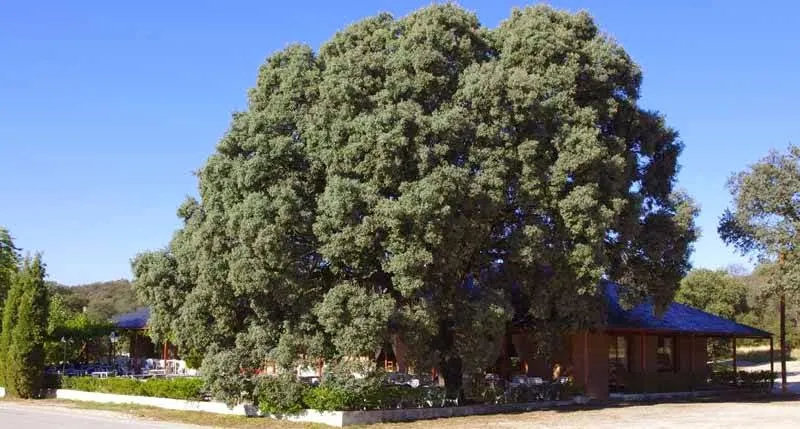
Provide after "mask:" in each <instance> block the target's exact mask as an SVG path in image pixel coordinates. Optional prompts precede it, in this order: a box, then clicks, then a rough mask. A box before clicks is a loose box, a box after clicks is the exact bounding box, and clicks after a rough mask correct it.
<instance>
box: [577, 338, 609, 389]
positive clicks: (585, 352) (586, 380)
mask: <svg viewBox="0 0 800 429" xmlns="http://www.w3.org/2000/svg"><path fill="white" fill-rule="evenodd" d="M606 353H608V352H606ZM583 386H584V389H589V331H588V330H587V331H584V332H583Z"/></svg>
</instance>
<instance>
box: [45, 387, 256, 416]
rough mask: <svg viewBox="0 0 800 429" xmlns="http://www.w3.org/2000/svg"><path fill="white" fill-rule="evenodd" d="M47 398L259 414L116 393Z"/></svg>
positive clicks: (64, 392) (59, 392) (61, 392)
mask: <svg viewBox="0 0 800 429" xmlns="http://www.w3.org/2000/svg"><path fill="white" fill-rule="evenodd" d="M47 397H48V398H55V399H66V400H70V401H85V402H99V403H104V404H135V405H145V406H148V407H157V408H165V409H168V410H179V411H203V412H206V413H214V414H232V415H241V416H255V415H257V414H258V412H257V410H256V409H255V407H253V406H248V405H237V406H235V407H233V408H228V406H227V405H225V404H224V403H222V402H214V401H190V400H186V399H169V398H155V397H152V396H133V395H117V394H114V393H97V392H84V391H81V390H70V389H55V390H50V391H49V392H48V395H47Z"/></svg>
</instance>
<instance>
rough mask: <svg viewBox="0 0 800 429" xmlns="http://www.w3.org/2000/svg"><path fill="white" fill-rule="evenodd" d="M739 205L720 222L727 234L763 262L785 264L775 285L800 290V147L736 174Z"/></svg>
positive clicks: (734, 181) (773, 154)
mask: <svg viewBox="0 0 800 429" xmlns="http://www.w3.org/2000/svg"><path fill="white" fill-rule="evenodd" d="M728 188H729V189H730V192H731V195H732V196H733V199H734V208H733V210H726V212H725V214H724V215H723V216H722V219H721V220H720V225H719V233H720V236H721V237H722V239H723V240H724V241H725V242H726V243H728V244H731V245H733V246H735V247H736V248H737V249H738V250H740V251H741V252H742V253H745V254H752V255H755V256H756V257H757V258H758V259H759V260H760V261H762V262H776V261H778V259H779V258H782V262H784V263H781V264H778V265H776V266H775V268H776V269H775V270H774V271H773V274H774V275H773V276H772V278H773V285H774V288H773V289H780V290H788V291H796V292H797V291H800V233H799V232H798V231H800V147H797V146H790V147H789V149H788V150H787V151H786V152H785V153H781V152H778V151H775V150H773V151H770V153H769V154H768V155H767V156H766V157H765V158H763V159H761V160H759V161H758V162H757V163H755V164H753V165H751V166H750V167H749V168H748V169H746V170H745V171H742V172H739V173H737V174H735V175H734V176H732V177H731V178H730V180H729V181H728Z"/></svg>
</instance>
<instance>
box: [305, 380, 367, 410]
mask: <svg viewBox="0 0 800 429" xmlns="http://www.w3.org/2000/svg"><path fill="white" fill-rule="evenodd" d="M353 396H354V395H351V394H350V393H349V392H348V391H347V390H345V389H344V388H341V387H337V386H319V387H315V388H311V389H308V391H307V392H306V393H305V394H304V395H303V404H304V405H306V406H307V407H308V408H310V409H312V410H319V411H341V410H346V409H348V408H349V407H350V404H352V403H353V402H355V401H354V400H353V398H352V397H353Z"/></svg>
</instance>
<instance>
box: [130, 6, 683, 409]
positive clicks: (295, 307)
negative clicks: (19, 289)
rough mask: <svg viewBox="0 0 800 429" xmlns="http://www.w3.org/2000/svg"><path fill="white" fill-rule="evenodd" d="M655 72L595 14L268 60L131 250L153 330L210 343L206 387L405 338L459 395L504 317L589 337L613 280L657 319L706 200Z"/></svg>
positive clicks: (352, 31)
mask: <svg viewBox="0 0 800 429" xmlns="http://www.w3.org/2000/svg"><path fill="white" fill-rule="evenodd" d="M640 83H641V73H640V70H639V68H638V67H637V66H636V64H635V63H634V62H633V61H632V60H631V58H630V57H629V56H628V55H627V54H626V53H625V51H624V50H623V49H622V47H620V46H619V45H618V44H616V43H615V42H614V41H612V40H610V39H609V38H608V37H606V36H605V35H603V34H602V33H601V32H600V30H599V29H598V28H597V26H596V25H595V23H594V22H593V21H592V19H591V17H590V16H589V15H587V14H586V13H579V14H569V13H565V12H559V11H556V10H553V9H551V8H549V7H530V8H526V9H522V10H515V11H514V12H513V13H512V15H511V16H510V17H509V18H508V19H507V20H506V21H504V22H503V23H502V24H501V25H500V26H499V27H498V28H495V29H488V28H485V27H482V26H481V25H480V23H479V22H478V19H477V18H476V17H475V16H474V15H472V14H471V13H469V12H467V11H465V10H463V9H461V8H459V7H457V6H454V5H446V6H433V7H429V8H425V9H422V10H420V11H417V12H415V13H412V14H411V15H409V16H407V17H405V18H402V19H394V18H393V17H392V16H390V15H387V14H381V15H378V16H376V17H373V18H369V19H365V20H363V21H361V22H358V23H356V24H354V25H351V26H350V27H348V28H346V29H344V30H343V31H341V32H339V33H337V34H335V35H334V36H333V38H332V39H331V40H329V41H328V42H326V43H325V44H324V45H323V46H322V47H321V49H320V50H319V52H314V51H313V50H312V49H311V48H309V47H307V46H303V45H294V46H290V47H288V48H286V49H284V50H282V51H280V52H277V53H275V54H274V55H272V56H271V57H269V58H268V59H267V61H266V63H265V64H264V65H263V66H262V67H261V69H260V71H259V74H258V79H257V82H256V86H255V87H254V88H253V89H252V90H250V93H249V104H248V108H247V110H245V111H243V112H239V113H236V114H235V115H234V116H233V120H232V123H231V125H230V129H229V130H228V132H227V133H226V135H225V136H224V137H223V138H222V140H221V141H220V142H219V144H218V146H217V150H216V152H215V153H214V154H213V155H211V157H210V158H209V159H208V161H207V162H206V164H205V165H204V166H203V167H202V169H201V170H200V171H199V173H198V176H199V187H200V200H199V201H198V200H194V199H190V200H188V201H187V202H185V203H184V204H183V205H182V206H181V207H180V209H179V211H178V213H179V216H180V217H181V218H182V219H183V221H184V226H183V228H182V229H181V230H179V231H178V232H177V233H176V234H175V236H174V237H173V239H172V241H171V243H170V245H169V246H168V248H167V249H165V250H163V251H160V252H153V253H145V254H141V255H139V256H138V257H137V258H136V259H135V260H134V263H133V270H134V275H135V285H136V287H137V289H138V291H139V292H140V294H141V296H142V297H143V298H144V299H145V301H146V302H148V303H149V304H150V305H151V306H152V309H153V313H152V314H153V316H154V318H153V320H152V321H151V326H152V328H153V333H154V334H155V335H156V336H158V335H162V336H163V335H167V334H170V335H173V336H174V339H175V341H177V342H178V344H179V345H180V346H181V347H182V348H184V349H192V350H208V354H207V356H206V362H207V369H208V370H209V371H208V372H209V373H210V374H209V376H210V377H212V378H213V377H214V375H213V373H215V372H218V373H220V374H222V373H225V372H226V371H227V372H228V373H230V372H235V369H233V368H230V366H231V365H236V366H240V367H242V368H252V367H254V366H258V365H259V364H260V362H261V361H262V360H263V359H267V358H276V359H279V360H281V361H282V362H285V363H288V362H291V361H292V360H293V359H295V358H296V357H297V356H308V357H328V358H331V357H336V356H342V355H352V354H361V355H366V354H371V353H374V352H375V350H376V349H377V348H379V347H380V346H382V345H383V344H385V343H387V342H391V341H403V342H405V343H406V344H407V345H408V346H409V348H410V350H409V357H410V359H411V362H412V364H413V365H414V366H415V367H416V368H418V369H423V368H426V367H429V366H435V367H439V368H440V369H442V370H443V371H442V373H443V374H445V377H446V378H447V379H448V383H450V382H451V381H455V380H456V379H458V380H460V377H456V376H455V375H457V374H458V373H459V372H460V371H461V369H462V368H463V369H464V370H472V369H476V368H481V367H485V366H486V365H488V364H490V363H492V362H493V360H494V358H495V356H493V354H492V353H491V350H492V347H493V346H494V345H496V344H497V343H498V340H499V338H500V337H501V336H502V334H503V332H504V330H505V328H506V325H507V323H508V322H509V321H510V320H511V317H512V308H515V309H516V311H517V312H521V313H524V314H522V315H521V316H526V319H527V320H528V321H530V323H534V324H536V323H540V324H544V323H545V322H546V323H548V326H558V327H559V329H564V330H571V329H577V328H579V327H582V326H583V327H585V326H594V325H596V324H597V323H601V322H602V320H601V318H600V317H599V315H600V314H601V313H602V312H600V311H593V310H596V308H594V307H595V306H597V305H598V303H599V300H596V299H594V298H596V294H597V293H598V291H597V287H596V285H597V283H598V280H599V279H600V278H601V277H602V276H604V275H605V276H609V277H611V278H614V279H617V280H620V281H623V282H624V283H625V284H626V285H627V288H626V291H627V293H628V298H629V299H630V300H632V301H635V300H637V299H641V298H642V297H644V296H646V295H650V296H653V297H655V299H656V302H657V303H659V304H661V305H662V306H663V304H665V303H667V302H668V301H669V300H670V299H671V298H672V297H673V295H674V293H675V291H676V289H677V287H678V283H679V281H680V279H681V278H682V277H683V276H684V274H685V273H686V271H687V270H688V256H689V253H690V251H691V243H692V241H693V240H694V239H695V234H696V231H695V230H694V225H693V219H694V216H695V214H696V209H695V208H694V207H693V205H692V203H691V201H690V200H689V199H688V198H687V197H686V196H684V195H680V194H676V193H674V192H673V183H674V180H675V175H676V172H677V169H678V163H677V159H678V155H679V154H680V152H681V148H682V145H681V143H680V141H679V140H678V136H677V133H676V132H675V131H674V130H672V129H670V128H669V127H668V126H667V125H666V124H665V122H664V119H663V117H662V116H660V115H659V114H658V113H655V112H651V111H647V110H644V109H642V108H641V107H639V106H638V105H637V99H638V97H639V86H640ZM491 273H498V274H497V275H489V274H491ZM467 279H469V281H467ZM590 310H592V311H590ZM542 326H543V325H542ZM231 351H235V352H233V353H232V352H231ZM453 368H455V370H453V371H451V369H453ZM451 374H452V376H451ZM456 383H457V381H456ZM230 390H235V389H234V388H231V389H230ZM236 393H237V394H238V391H237V392H236Z"/></svg>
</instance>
